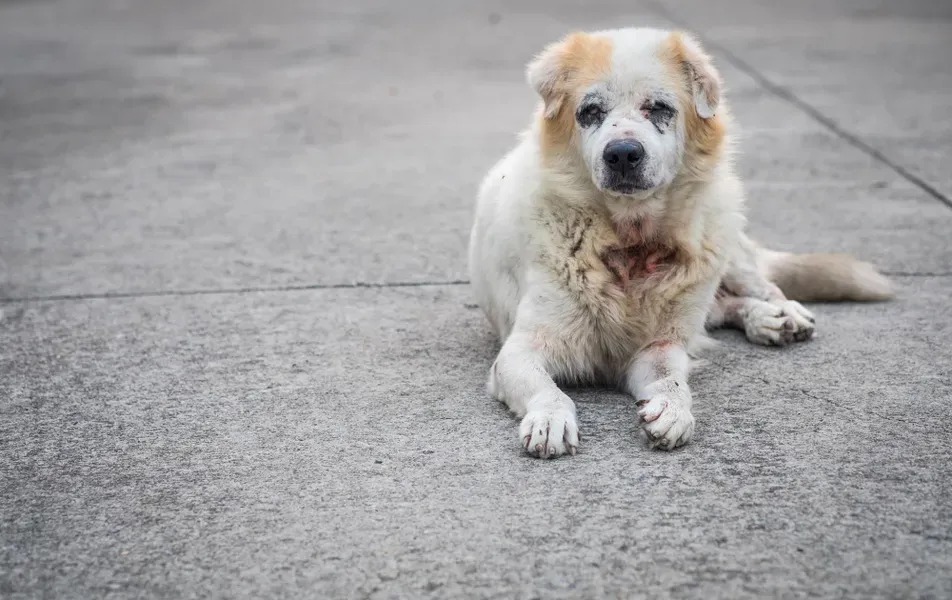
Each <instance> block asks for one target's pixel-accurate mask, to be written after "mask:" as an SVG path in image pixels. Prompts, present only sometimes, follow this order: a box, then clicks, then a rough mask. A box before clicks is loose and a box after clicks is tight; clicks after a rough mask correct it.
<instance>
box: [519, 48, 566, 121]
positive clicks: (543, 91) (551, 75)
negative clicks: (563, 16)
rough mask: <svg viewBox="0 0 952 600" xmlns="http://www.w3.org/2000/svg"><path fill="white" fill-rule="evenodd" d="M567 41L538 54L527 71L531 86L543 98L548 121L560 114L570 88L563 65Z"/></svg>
mask: <svg viewBox="0 0 952 600" xmlns="http://www.w3.org/2000/svg"><path fill="white" fill-rule="evenodd" d="M566 42H567V40H565V39H563V40H561V41H558V42H555V43H554V44H549V45H548V46H546V47H545V49H544V50H543V51H542V52H540V53H539V54H537V55H536V56H535V57H534V58H533V59H532V61H531V62H530V63H529V66H528V68H527V69H526V79H527V80H528V81H529V85H531V86H532V89H534V90H535V91H536V93H537V94H539V96H541V97H542V101H543V103H545V110H544V112H543V114H544V116H545V118H546V119H551V118H553V117H554V116H555V115H557V114H558V112H559V108H560V107H561V106H562V101H563V100H564V98H565V88H566V87H567V86H568V72H567V68H566V66H565V65H564V63H563V58H564V54H565V46H566Z"/></svg>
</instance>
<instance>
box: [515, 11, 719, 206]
mask: <svg viewBox="0 0 952 600" xmlns="http://www.w3.org/2000/svg"><path fill="white" fill-rule="evenodd" d="M528 76H529V81H530V83H531V84H532V85H533V87H534V88H535V89H536V90H537V92H538V93H539V94H540V96H542V99H543V101H544V103H545V105H544V109H543V124H542V138H543V139H542V145H543V152H544V154H546V155H548V156H556V157H559V158H563V159H564V158H566V156H568V157H570V158H572V159H574V160H575V161H576V162H580V163H582V164H584V166H585V167H586V168H587V170H588V173H589V175H590V176H591V180H592V183H593V184H594V185H595V186H596V187H597V188H598V189H599V190H601V191H604V192H607V193H609V194H611V195H615V196H630V197H633V198H636V197H638V196H647V195H650V194H651V192H652V191H653V190H656V189H657V188H659V187H661V186H665V185H668V184H670V183H671V182H672V181H674V180H675V178H676V177H677V176H678V174H679V172H681V170H682V169H683V168H685V162H686V160H693V159H694V158H696V157H695V156H694V155H695V154H696V153H697V152H698V151H700V152H701V153H702V154H703V153H704V152H708V153H710V152H714V151H716V149H717V147H718V146H719V145H720V142H721V137H722V134H721V132H720V125H719V124H718V123H716V118H715V114H714V113H715V109H716V108H717V105H718V101H719V90H720V82H719V77H718V75H717V73H716V72H715V71H714V69H713V67H712V66H711V64H710V60H709V59H708V58H707V56H706V55H705V54H704V53H703V52H702V51H701V49H700V47H699V46H698V45H697V43H696V42H694V41H693V40H692V39H691V38H689V37H687V36H686V35H684V34H681V33H677V32H667V31H660V30H655V29H622V30H615V31H607V32H599V33H593V34H586V33H576V34H572V35H571V36H569V37H567V38H566V39H564V40H562V41H561V42H559V43H557V44H554V45H552V46H550V47H548V48H547V49H546V50H545V51H544V52H543V53H542V54H540V55H539V56H538V57H537V58H536V60H535V61H534V62H533V63H532V64H530V66H529V71H528ZM708 121H709V122H708Z"/></svg>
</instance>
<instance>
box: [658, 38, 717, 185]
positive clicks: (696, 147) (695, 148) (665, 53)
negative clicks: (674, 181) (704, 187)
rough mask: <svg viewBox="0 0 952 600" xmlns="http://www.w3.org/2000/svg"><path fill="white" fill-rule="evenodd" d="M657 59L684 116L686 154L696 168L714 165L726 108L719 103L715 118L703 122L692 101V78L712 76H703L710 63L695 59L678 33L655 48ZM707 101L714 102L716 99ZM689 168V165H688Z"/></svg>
mask: <svg viewBox="0 0 952 600" xmlns="http://www.w3.org/2000/svg"><path fill="white" fill-rule="evenodd" d="M657 56H658V58H659V59H661V61H662V62H663V63H664V65H665V66H666V67H667V70H668V72H669V73H670V75H671V83H672V87H673V88H674V89H676V90H677V91H678V101H679V104H680V105H681V111H682V114H683V115H684V126H685V142H686V148H685V150H686V153H687V154H688V155H689V156H690V157H692V158H694V159H695V160H697V161H700V162H701V163H702V164H699V165H697V166H698V167H702V168H704V167H707V166H713V164H715V163H716V162H717V160H718V159H719V158H720V154H721V151H722V150H723V146H724V136H725V133H726V129H727V127H726V122H725V121H726V119H725V118H724V113H725V112H726V110H727V109H726V106H724V103H723V100H722V99H721V101H720V106H719V107H718V109H717V111H716V113H715V115H714V116H713V117H711V118H709V119H702V118H701V117H700V115H698V113H697V110H696V107H695V102H694V88H693V86H694V79H695V78H696V77H699V76H700V77H705V76H712V77H714V78H715V79H716V77H717V75H716V74H713V73H704V72H703V71H704V70H706V69H710V68H712V67H710V62H709V59H708V57H706V56H703V55H701V56H698V55H697V54H696V52H695V51H694V50H693V49H692V48H689V47H688V46H687V45H686V43H685V41H684V38H683V37H682V35H681V34H680V33H679V32H672V33H671V35H669V36H668V37H667V39H665V41H664V42H662V44H661V46H660V47H659V48H658V52H657ZM709 100H711V101H713V102H714V103H717V101H718V100H719V98H718V97H717V96H715V97H710V96H709ZM687 164H688V165H690V162H687Z"/></svg>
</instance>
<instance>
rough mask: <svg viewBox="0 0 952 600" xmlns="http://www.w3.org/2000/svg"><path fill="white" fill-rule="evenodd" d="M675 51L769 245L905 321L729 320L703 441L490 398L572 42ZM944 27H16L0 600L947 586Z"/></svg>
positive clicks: (700, 404) (5, 74)
mask: <svg viewBox="0 0 952 600" xmlns="http://www.w3.org/2000/svg"><path fill="white" fill-rule="evenodd" d="M619 25H662V26H672V25H677V26H683V27H687V28H690V29H692V30H693V31H696V32H697V33H698V34H699V35H700V36H702V38H703V39H704V40H706V41H707V42H708V44H709V46H710V48H711V49H712V51H713V53H714V55H715V57H716V60H717V64H718V65H719V66H720V68H721V70H722V72H723V74H724V77H725V78H726V80H727V82H728V85H729V97H730V98H731V100H732V103H733V106H734V110H735V113H736V114H737V117H738V119H739V121H740V124H741V125H742V127H743V132H744V138H743V143H742V146H741V151H742V155H741V157H740V158H739V163H740V170H741V172H742V174H743V175H744V177H745V178H746V181H747V184H748V187H749V191H750V197H751V209H750V215H751V221H752V225H751V226H752V229H753V231H754V233H755V235H756V236H757V237H758V238H760V239H761V240H763V241H764V242H766V243H767V244H769V245H770V246H772V247H775V248H780V249H796V250H803V251H806V250H836V251H848V252H852V253H855V254H857V255H859V256H861V257H863V258H865V259H867V260H871V261H873V262H875V263H876V264H878V265H879V266H880V267H881V268H883V269H884V270H885V271H887V272H888V273H890V274H892V275H893V277H894V278H895V280H896V281H897V282H898V284H899V286H900V289H901V292H900V297H899V299H898V300H896V301H895V302H892V303H887V304H867V305H818V306H815V307H813V308H814V309H815V312H816V313H817V314H818V315H819V327H820V331H821V337H819V338H818V339H816V340H815V341H813V342H812V343H808V344H804V345H799V346H796V347H792V348H786V349H781V350H777V349H768V348H760V347H754V346H751V345H749V344H747V343H746V342H745V341H743V339H742V338H741V337H740V336H739V335H735V334H733V333H730V332H726V333H723V334H720V335H719V337H720V339H721V340H722V341H723V342H724V344H723V346H722V347H721V348H720V349H718V350H716V351H715V352H714V353H713V354H712V355H711V361H712V364H711V365H710V366H709V367H707V368H706V369H704V370H701V371H699V372H697V374H696V375H695V376H694V385H695V394H696V413H695V414H696V416H697V419H698V431H697V435H696V438H695V440H694V442H693V443H692V444H690V445H689V446H687V447H685V448H684V449H683V450H680V451H677V452H673V453H670V454H663V453H658V452H651V451H649V450H647V449H646V447H645V445H644V443H643V441H642V440H641V438H640V437H639V436H638V431H637V426H636V423H635V413H634V407H633V406H632V403H631V402H630V400H628V399H626V398H625V397H623V396H621V395H619V394H616V393H611V392H607V391H601V390H579V391H574V392H572V393H573V396H574V397H575V398H576V399H577V400H578V401H579V410H580V420H581V424H582V427H583V431H584V434H585V439H584V444H583V448H582V452H581V453H580V454H579V455H578V456H576V457H573V458H568V459H560V460H557V461H548V462H542V461H538V460H533V459H529V458H527V457H525V456H524V455H523V454H522V453H521V448H520V447H519V445H518V442H517V440H516V427H517V423H516V421H515V420H514V419H513V418H511V417H510V416H509V415H508V414H507V413H506V411H505V410H503V408H502V407H501V406H499V405H497V404H496V403H494V402H493V401H491V400H490V399H489V398H488V397H487V394H486V393H485V391H484V387H483V382H484V380H485V374H486V372H487V369H488V367H489V364H490V362H491V360H492V358H493V355H494V353H495V351H496V341H495V340H494V339H493V338H492V337H491V335H490V332H489V329H488V326H487V324H486V323H485V322H484V320H483V317H482V315H481V313H480V312H479V310H478V309H477V308H476V307H475V306H474V305H473V304H472V301H473V300H472V298H471V295H470V290H469V288H468V286H467V285H466V282H465V279H466V262H465V245H466V240H467V236H468V232H469V225H470V216H471V211H472V205H473V197H474V192H475V187H476V185H477V183H478V181H479V178H480V176H481V175H482V174H483V172H484V171H485V170H486V169H487V168H488V167H489V166H490V165H491V164H492V163H493V162H494V161H495V160H496V159H497V158H498V157H499V156H500V155H501V153H503V152H504V151H505V150H507V148H508V147H509V146H510V145H511V144H512V143H513V140H514V137H515V134H516V132H518V131H519V130H520V129H521V128H522V127H523V126H524V125H525V124H526V123H527V122H528V119H529V114H530V112H531V110H532V108H533V106H534V104H535V99H534V97H533V95H532V92H531V91H530V90H529V89H528V87H527V86H526V85H525V84H524V82H523V65H524V64H525V62H526V61H527V60H528V59H529V57H530V56H531V55H532V54H533V53H534V52H536V51H537V50H539V49H540V48H541V47H542V45H543V44H545V43H547V42H549V41H551V40H554V39H555V38H557V37H558V36H560V35H561V34H563V33H565V32H567V31H569V30H571V29H576V28H585V29H588V28H602V27H611V26H619ZM950 56H952V4H950V3H949V2H938V1H933V0H918V1H907V2H901V3H900V2H889V1H887V0H878V1H876V0H838V1H831V0H806V1H804V0H799V1H797V2H791V1H782V0H774V1H770V2H763V1H761V0H735V1H731V2H726V1H720V2H716V1H711V0H658V1H657V2H654V1H650V2H649V1H644V2H638V1H634V0H633V1H622V0H614V1H609V0H597V1H594V2H584V3H582V2H575V1H572V0H526V1H522V2H504V1H502V0H486V1H482V2H465V1H463V0H439V1H437V0H432V1H430V2H422V1H420V2H416V1H414V2H410V1H407V2H387V1H385V0H360V1H354V2H330V1H327V2H324V1H320V2H315V1H313V0H312V1H306V0H287V1H278V2H257V1H254V0H233V1H229V0H206V1H203V2H193V1H190V0H164V1H163V2H146V1H145V0H47V1H43V0H37V1H24V0H21V1H11V0H4V1H2V2H0V298H2V300H0V310H2V320H0V596H3V597H4V598H46V597H49V598H53V597H56V598H107V597H109V598H113V597H115V598H127V597H128V598H131V597H175V598H181V597H222V598H224V597H229V598H233V597H243V598H244V597H247V598H285V597H300V598H364V597H366V598H423V597H433V598H462V597H472V598H484V597H486V598H488V597H494V598H512V597H520V598H553V597H575V598H591V597H660V598H666V597H679V598H681V597H684V598H688V597H691V598H744V597H751V598H754V597H790V598H793V597H807V596H815V597H823V598H831V597H851V598H949V597H952V483H950V481H952V480H950V477H952V461H950V459H952V418H950V417H952V344H950V342H949V338H950V335H952V303H950V300H949V297H950V294H952V200H950V197H952V169H950V161H952V62H950V61H949V57H950Z"/></svg>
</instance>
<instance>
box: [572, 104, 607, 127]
mask: <svg viewBox="0 0 952 600" xmlns="http://www.w3.org/2000/svg"><path fill="white" fill-rule="evenodd" d="M575 118H576V119H577V120H578V124H579V125H581V126H582V127H591V126H592V125H595V124H596V123H601V122H602V120H603V119H604V118H605V109H604V108H602V106H601V105H600V104H585V105H583V106H582V107H580V108H579V109H578V114H576V116H575Z"/></svg>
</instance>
